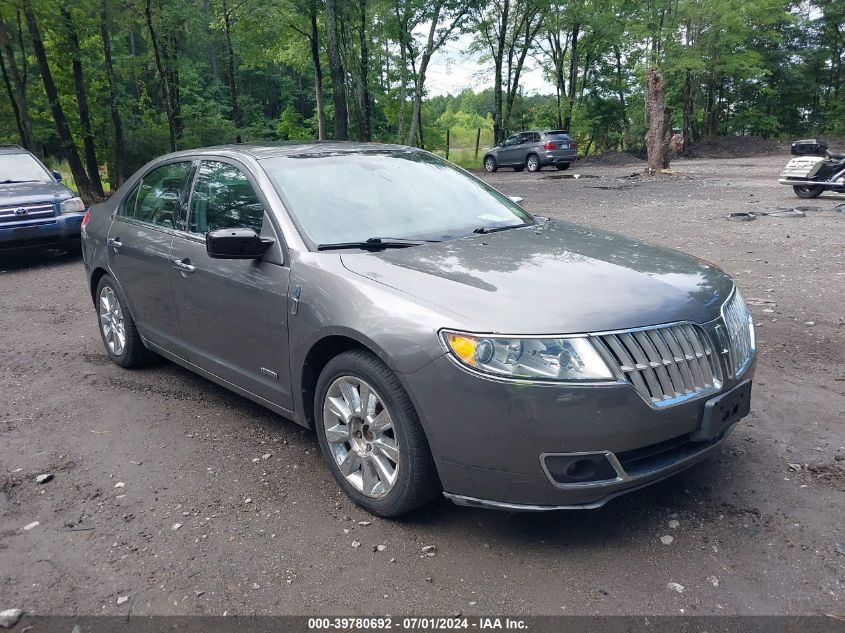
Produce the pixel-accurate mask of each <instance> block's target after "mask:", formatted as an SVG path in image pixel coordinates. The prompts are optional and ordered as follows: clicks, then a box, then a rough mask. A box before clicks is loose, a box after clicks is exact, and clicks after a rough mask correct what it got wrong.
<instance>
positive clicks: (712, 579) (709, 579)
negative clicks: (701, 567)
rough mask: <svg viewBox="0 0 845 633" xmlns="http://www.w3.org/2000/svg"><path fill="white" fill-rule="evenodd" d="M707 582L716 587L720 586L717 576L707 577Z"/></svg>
mask: <svg viewBox="0 0 845 633" xmlns="http://www.w3.org/2000/svg"><path fill="white" fill-rule="evenodd" d="M707 582H709V583H710V584H711V585H713V586H714V587H718V586H719V579H718V578H716V576H707Z"/></svg>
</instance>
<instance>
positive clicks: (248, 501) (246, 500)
mask: <svg viewBox="0 0 845 633" xmlns="http://www.w3.org/2000/svg"><path fill="white" fill-rule="evenodd" d="M244 503H252V499H250V498H249V497H247V498H246V499H244Z"/></svg>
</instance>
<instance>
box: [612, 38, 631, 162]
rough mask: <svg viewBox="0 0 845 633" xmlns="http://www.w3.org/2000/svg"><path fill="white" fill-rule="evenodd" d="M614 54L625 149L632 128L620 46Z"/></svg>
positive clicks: (616, 47) (623, 147) (623, 146)
mask: <svg viewBox="0 0 845 633" xmlns="http://www.w3.org/2000/svg"><path fill="white" fill-rule="evenodd" d="M613 54H614V55H615V57H616V84H617V90H618V94H619V107H620V111H621V112H622V130H623V134H622V146H621V149H622V150H624V149H625V144H626V143H627V142H628V130H629V129H630V125H631V124H630V121H628V109H627V106H626V105H625V82H624V78H623V77H622V51H621V50H620V49H619V47H618V46H614V47H613Z"/></svg>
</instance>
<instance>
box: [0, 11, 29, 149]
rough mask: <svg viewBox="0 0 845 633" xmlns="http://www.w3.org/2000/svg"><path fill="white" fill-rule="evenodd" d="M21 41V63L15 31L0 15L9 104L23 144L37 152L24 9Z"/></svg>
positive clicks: (0, 60)
mask: <svg viewBox="0 0 845 633" xmlns="http://www.w3.org/2000/svg"><path fill="white" fill-rule="evenodd" d="M15 9H16V10H15V18H16V25H17V26H16V28H15V30H16V32H17V36H18V37H17V42H18V44H19V48H20V59H21V64H20V65H19V64H18V62H17V60H16V53H15V50H14V45H13V43H12V40H13V37H14V34H13V28H12V26H11V25H9V24H8V23H7V21H6V20H5V19H4V18H3V15H2V13H0V72H2V75H3V82H4V84H5V86H6V91H7V93H8V95H9V102H10V103H11V105H12V110H13V112H14V115H15V125H16V127H17V129H18V135H19V136H20V140H21V145H23V146H24V147H25V148H26V149H28V150H30V151H35V137H34V135H33V132H32V121H31V119H30V115H29V103H28V101H27V98H26V91H27V83H28V82H27V60H26V49H25V47H24V40H23V28H22V26H21V15H20V9H19V8H18V7H16V8H15Z"/></svg>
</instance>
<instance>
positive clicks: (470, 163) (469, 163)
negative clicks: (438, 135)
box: [435, 147, 487, 169]
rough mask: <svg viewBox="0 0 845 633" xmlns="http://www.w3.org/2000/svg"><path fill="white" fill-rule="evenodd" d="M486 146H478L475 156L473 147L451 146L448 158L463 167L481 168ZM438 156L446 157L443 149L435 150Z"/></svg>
mask: <svg viewBox="0 0 845 633" xmlns="http://www.w3.org/2000/svg"><path fill="white" fill-rule="evenodd" d="M486 151H487V148H484V147H479V148H478V157H476V156H475V148H474V147H467V148H461V147H453V148H451V149H450V150H449V160H450V161H451V162H453V163H455V164H456V165H459V166H460V167H463V168H464V169H481V166H482V165H481V161H482V159H483V158H484V152H486ZM435 154H437V155H438V156H443V157H444V158H445V157H446V152H445V150H438V151H436V152H435Z"/></svg>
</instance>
